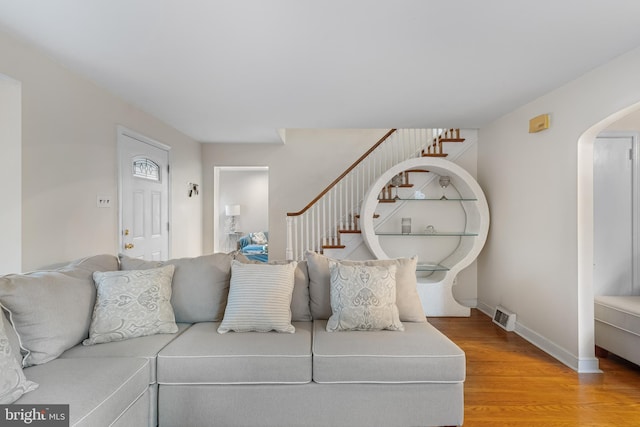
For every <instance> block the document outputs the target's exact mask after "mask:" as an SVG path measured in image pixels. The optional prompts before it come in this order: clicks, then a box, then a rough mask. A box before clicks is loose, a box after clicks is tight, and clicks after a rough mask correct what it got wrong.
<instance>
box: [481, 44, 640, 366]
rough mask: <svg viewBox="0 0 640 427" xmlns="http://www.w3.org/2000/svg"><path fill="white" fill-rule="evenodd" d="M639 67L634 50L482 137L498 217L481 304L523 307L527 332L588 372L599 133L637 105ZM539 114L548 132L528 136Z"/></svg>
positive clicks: (486, 254)
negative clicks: (548, 116) (595, 154)
mask: <svg viewBox="0 0 640 427" xmlns="http://www.w3.org/2000/svg"><path fill="white" fill-rule="evenodd" d="M639 73H640V49H636V50H633V51H631V52H629V53H627V54H625V55H623V56H621V57H619V58H616V59H615V60H613V61H611V62H609V63H608V64H606V65H604V66H602V67H599V68H597V69H595V70H593V71H591V72H589V73H587V74H585V75H584V76H582V77H580V78H578V79H576V80H574V81H572V82H570V83H568V84H566V85H565V86H563V87H561V88H559V89H557V90H554V91H552V92H550V93H549V94H547V95H545V96H543V97H541V98H539V99H537V100H535V101H533V102H531V103H529V104H527V105H524V106H523V107H521V108H519V109H517V110H515V111H513V112H511V113H509V114H507V115H505V116H504V117H502V118H500V119H498V120H496V121H495V122H493V123H491V124H489V125H487V126H485V127H483V128H482V129H480V133H479V135H480V136H479V141H480V142H479V144H480V145H479V150H478V181H479V183H480V185H481V186H482V187H483V188H484V190H485V192H486V195H487V198H488V201H489V207H490V210H491V219H492V221H491V229H490V231H489V238H488V241H487V245H486V246H485V249H484V251H483V252H482V253H481V255H480V258H479V260H478V299H479V305H480V306H481V307H482V308H483V309H484V310H486V311H490V312H491V311H492V310H493V308H494V307H495V306H496V305H497V304H501V305H504V306H505V307H506V308H507V309H509V310H512V311H514V312H516V313H517V315H518V332H519V333H520V334H521V335H523V336H525V337H526V338H528V339H529V340H531V341H534V342H536V343H537V344H538V345H539V346H540V347H542V348H544V349H545V350H547V351H548V352H550V353H552V354H554V355H555V356H556V357H557V358H559V359H560V360H562V361H563V362H565V363H566V364H567V365H569V366H571V367H573V368H575V369H579V370H581V371H589V370H592V369H597V361H595V358H594V356H593V289H592V262H593V200H592V199H593V197H592V196H593V188H592V186H593V177H592V171H593V158H592V147H593V138H594V137H595V135H597V133H599V132H600V130H602V129H603V128H604V127H606V125H608V124H609V123H611V122H613V121H614V120H615V119H616V118H617V117H615V116H611V115H613V114H615V113H617V112H620V110H622V109H624V108H626V107H629V106H632V105H634V104H636V103H637V102H638V101H640V81H639V80H638V78H637V76H638V75H639ZM542 113H550V114H551V128H550V129H549V130H546V131H543V132H540V133H537V134H529V133H528V121H529V119H530V118H532V117H534V116H537V115H539V114H542ZM620 114H624V113H620ZM587 131H588V132H587Z"/></svg>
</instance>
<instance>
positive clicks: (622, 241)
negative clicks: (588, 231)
mask: <svg viewBox="0 0 640 427" xmlns="http://www.w3.org/2000/svg"><path fill="white" fill-rule="evenodd" d="M634 145H635V142H634V138H633V136H631V135H623V134H621V135H607V134H605V135H604V136H599V137H598V138H596V140H595V145H594V149H593V194H594V213H593V214H594V254H593V257H594V270H593V290H594V294H595V295H630V294H631V293H632V292H633V288H634V276H636V275H637V272H635V271H634V270H635V265H634V264H635V263H634V252H635V251H634V246H635V245H636V243H635V241H637V239H634V233H637V230H635V229H636V227H635V226H634V222H635V220H634V218H635V217H637V215H638V212H634V210H636V211H637V209H634V204H635V203H636V201H634V197H633V193H634V175H635V174H636V172H635V171H634V161H633V159H634V152H635V147H634ZM636 191H637V190H636Z"/></svg>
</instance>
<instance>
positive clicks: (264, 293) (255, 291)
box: [218, 260, 297, 334]
mask: <svg viewBox="0 0 640 427" xmlns="http://www.w3.org/2000/svg"><path fill="white" fill-rule="evenodd" d="M296 265H297V263H295V262H290V263H287V264H244V263H241V262H239V261H235V260H234V261H232V263H231V285H230V287H229V299H228V300H227V308H226V310H225V312H224V318H223V319H222V323H221V324H220V326H219V327H218V332H219V333H221V334H224V333H226V332H229V331H235V332H249V331H255V332H269V331H276V332H288V333H294V332H295V331H296V329H295V327H294V326H293V325H292V324H291V296H292V294H293V284H294V278H295V276H294V272H295V270H296Z"/></svg>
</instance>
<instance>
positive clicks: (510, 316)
mask: <svg viewBox="0 0 640 427" xmlns="http://www.w3.org/2000/svg"><path fill="white" fill-rule="evenodd" d="M493 323H495V324H496V325H498V326H500V327H501V328H502V329H504V330H506V331H513V330H514V329H515V328H516V315H515V313H511V312H509V311H507V310H506V309H505V308H504V307H500V306H497V307H496V312H495V314H494V315H493Z"/></svg>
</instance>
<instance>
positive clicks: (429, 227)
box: [424, 225, 436, 234]
mask: <svg viewBox="0 0 640 427" xmlns="http://www.w3.org/2000/svg"><path fill="white" fill-rule="evenodd" d="M424 231H425V232H426V233H429V234H433V233H435V232H436V228H435V227H434V226H433V225H427V226H426V227H425V229H424Z"/></svg>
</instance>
